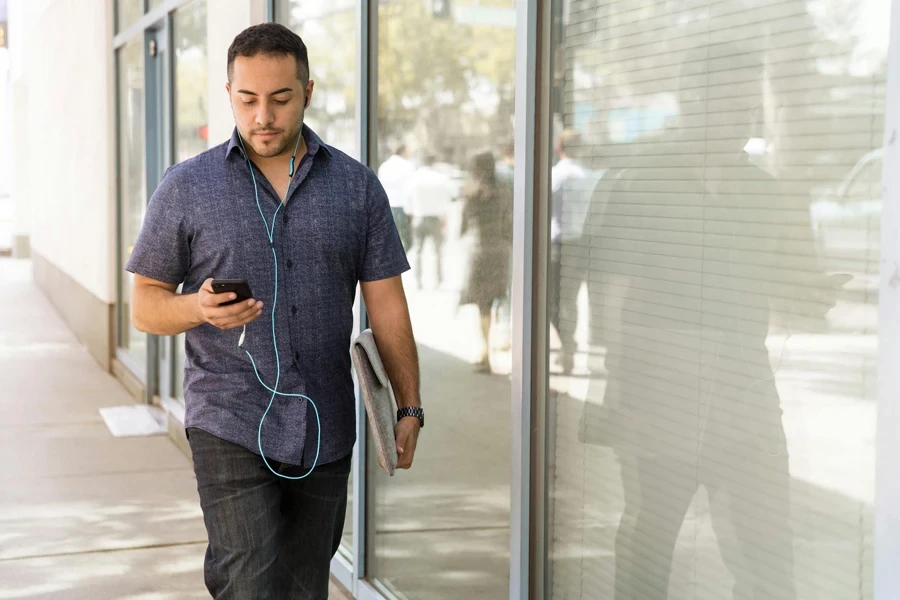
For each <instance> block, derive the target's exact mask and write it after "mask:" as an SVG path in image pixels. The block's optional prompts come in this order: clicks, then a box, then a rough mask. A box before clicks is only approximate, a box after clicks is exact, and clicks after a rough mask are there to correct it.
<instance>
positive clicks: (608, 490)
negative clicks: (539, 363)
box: [546, 0, 888, 600]
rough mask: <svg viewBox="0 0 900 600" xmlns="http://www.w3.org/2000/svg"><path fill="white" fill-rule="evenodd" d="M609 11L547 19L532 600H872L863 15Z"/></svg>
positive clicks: (612, 6) (875, 213)
mask: <svg viewBox="0 0 900 600" xmlns="http://www.w3.org/2000/svg"><path fill="white" fill-rule="evenodd" d="M631 4H632V3H626V2H605V1H600V0H554V1H553V3H552V22H553V27H552V36H553V40H552V44H553V47H552V49H551V56H553V59H554V61H555V62H554V64H553V69H552V70H553V73H555V74H557V77H555V78H554V80H553V82H552V94H551V97H552V99H551V107H552V108H551V112H552V124H551V132H552V139H553V141H554V146H553V148H552V149H549V148H548V149H547V151H548V152H550V163H551V164H552V165H553V166H552V171H551V176H550V188H551V189H550V191H549V197H550V199H551V210H550V214H551V218H550V226H549V229H550V258H549V264H548V265H547V266H548V272H549V279H548V288H549V298H548V316H549V319H548V320H549V323H548V325H549V326H550V328H551V332H552V333H551V345H550V347H549V349H548V351H549V364H548V366H549V372H550V375H549V380H548V382H547V384H548V386H549V396H548V398H549V402H548V405H549V406H548V411H547V415H548V416H547V428H548V430H547V436H548V440H549V442H548V447H549V453H550V455H549V459H548V471H547V483H548V489H549V494H548V499H547V512H546V519H547V523H548V531H549V532H550V533H549V534H548V538H549V544H548V545H549V549H548V562H549V565H550V573H549V574H548V580H549V586H548V597H552V598H560V599H562V598H567V599H571V598H585V599H586V598H598V597H600V598H616V599H619V600H621V599H632V598H634V599H636V598H642V599H647V600H653V599H665V598H671V599H676V598H734V599H750V598H773V599H774V598H778V599H785V600H788V599H794V598H809V599H811V598H824V597H828V598H872V594H873V590H872V569H873V560H872V557H873V547H872V543H873V542H872V540H873V497H874V489H875V487H874V484H875V446H874V438H875V395H874V394H875V361H876V352H877V345H878V323H877V307H878V270H879V266H878V265H879V260H880V245H879V236H880V215H881V175H882V167H881V154H882V153H881V143H882V136H883V126H884V109H885V105H884V98H885V75H886V54H887V40H888V22H887V19H886V18H878V17H877V16H876V15H878V14H879V8H880V7H883V5H882V4H880V3H877V2H876V3H873V2H858V3H853V4H847V3H841V2H820V3H815V4H811V3H808V2H801V1H799V0H798V1H793V0H790V1H784V0H782V1H780V2H755V3H746V2H741V1H738V0H735V1H732V0H727V1H724V2H706V1H703V2H685V3H680V4H678V5H677V6H676V5H673V4H672V3H669V2H662V1H659V2H653V1H651V2H643V3H641V6H640V8H639V9H638V7H637V6H635V7H634V8H635V10H627V8H629V7H631ZM850 23H855V24H857V25H856V26H855V27H854V28H853V29H850V28H849V27H848V24H850ZM838 32H841V33H840V34H838Z"/></svg>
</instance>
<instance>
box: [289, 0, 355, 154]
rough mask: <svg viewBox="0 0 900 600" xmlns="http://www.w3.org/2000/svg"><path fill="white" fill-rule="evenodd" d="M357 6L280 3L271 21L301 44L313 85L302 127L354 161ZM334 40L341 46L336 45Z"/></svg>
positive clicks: (334, 0)
mask: <svg viewBox="0 0 900 600" xmlns="http://www.w3.org/2000/svg"><path fill="white" fill-rule="evenodd" d="M358 5H359V2H357V1H356V0H331V1H329V2H322V1H321V0H280V1H278V2H276V3H275V20H276V21H277V22H278V23H282V24H284V25H286V26H288V27H290V28H291V29H292V30H293V31H294V32H295V33H297V35H299V36H300V37H301V38H303V41H304V43H305V44H306V47H307V50H308V52H309V67H310V78H311V79H312V80H313V81H315V82H316V87H315V92H314V93H313V100H312V105H311V106H310V108H309V109H308V110H307V111H306V116H305V118H304V121H305V123H306V124H307V125H309V126H310V127H311V128H312V129H313V130H314V131H315V132H316V133H317V134H318V135H319V136H320V137H321V138H322V139H323V140H324V141H325V143H326V144H328V145H330V146H334V147H335V148H339V149H340V150H342V151H344V152H346V153H347V154H349V155H350V156H353V157H354V158H359V148H358V142H357V129H358V126H357V119H356V89H357V82H358V79H359V77H358V74H357V69H356V52H357V44H358V43H359V41H358V36H357V35H356V18H357V17H356V15H357V12H356V11H357V6H358ZM336 40H340V42H339V43H336Z"/></svg>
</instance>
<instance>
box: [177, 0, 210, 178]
mask: <svg viewBox="0 0 900 600" xmlns="http://www.w3.org/2000/svg"><path fill="white" fill-rule="evenodd" d="M172 23H173V29H172V37H173V40H174V45H175V110H174V111H173V117H174V122H175V124H174V125H175V162H176V163H179V162H181V161H184V160H187V159H188V158H191V157H192V156H196V155H197V154H200V153H201V152H204V151H205V150H206V149H207V148H208V146H209V143H208V139H209V135H208V127H207V120H208V118H209V110H208V97H209V89H208V88H209V82H208V78H207V75H208V69H209V67H208V60H207V53H206V0H194V1H193V2H191V3H189V4H187V5H185V6H182V7H181V8H179V9H178V10H177V11H175V14H174V16H173V18H172Z"/></svg>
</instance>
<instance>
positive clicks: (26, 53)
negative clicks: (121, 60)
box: [10, 0, 115, 303]
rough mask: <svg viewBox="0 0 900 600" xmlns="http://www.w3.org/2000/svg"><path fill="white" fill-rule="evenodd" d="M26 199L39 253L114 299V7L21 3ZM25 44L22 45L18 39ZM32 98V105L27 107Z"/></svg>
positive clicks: (18, 78) (19, 86) (20, 135)
mask: <svg viewBox="0 0 900 600" xmlns="http://www.w3.org/2000/svg"><path fill="white" fill-rule="evenodd" d="M10 4H11V6H10V14H11V18H12V19H16V18H18V19H21V21H20V22H21V24H22V27H17V28H15V29H14V30H13V32H12V34H11V35H10V41H11V43H13V44H14V47H13V52H14V53H17V54H18V55H17V56H16V57H15V58H14V63H15V65H16V66H15V69H14V70H15V73H14V75H13V76H14V81H13V86H14V89H15V90H16V93H15V106H14V111H15V112H14V115H13V119H14V122H15V125H14V127H13V130H14V131H13V133H14V138H15V140H14V143H15V146H16V148H17V150H16V152H15V162H14V168H15V169H16V173H17V178H16V190H15V193H16V196H17V198H18V201H17V203H18V204H20V205H21V204H22V203H27V204H28V208H30V213H31V215H30V222H31V223H32V227H31V232H30V233H31V247H32V250H33V251H34V252H36V253H38V254H40V255H41V256H43V257H44V258H45V259H46V260H48V261H50V262H51V263H52V264H54V265H56V266H57V267H58V268H60V269H61V270H62V271H64V272H66V273H67V274H69V275H70V276H71V277H72V278H74V279H75V280H76V281H77V282H78V283H80V284H81V285H82V286H84V287H85V288H86V289H88V290H89V291H90V292H91V293H93V294H94V295H96V296H97V298H99V299H100V300H102V301H104V302H108V303H112V302H114V301H115V283H114V282H115V272H114V269H115V255H114V251H113V249H114V247H115V246H114V239H115V238H114V233H115V204H114V198H115V196H114V193H113V192H114V189H115V187H114V185H115V182H114V173H115V171H114V169H113V166H114V162H113V161H114V152H115V147H114V144H113V141H114V137H113V131H114V126H115V110H114V105H113V100H112V99H113V87H112V85H113V52H112V14H111V13H112V11H111V7H112V3H111V2H105V1H98V0H93V1H91V2H84V1H83V0H12V1H11V2H10ZM17 38H19V39H17ZM26 102H27V109H26V108H25V103H26Z"/></svg>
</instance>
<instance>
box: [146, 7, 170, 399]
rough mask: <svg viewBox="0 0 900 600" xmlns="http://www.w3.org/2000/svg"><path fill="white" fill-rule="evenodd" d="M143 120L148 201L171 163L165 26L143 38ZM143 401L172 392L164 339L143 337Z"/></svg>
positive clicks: (168, 351)
mask: <svg viewBox="0 0 900 600" xmlns="http://www.w3.org/2000/svg"><path fill="white" fill-rule="evenodd" d="M144 39H145V44H144V49H145V64H146V69H145V71H146V73H145V86H146V88H145V89H146V94H145V98H146V117H147V167H146V168H147V176H146V186H147V188H146V197H147V198H148V200H149V198H151V197H152V196H153V192H154V191H155V190H156V186H157V185H159V182H160V180H161V179H162V176H163V174H164V173H165V171H166V168H167V166H168V165H169V164H170V162H171V151H170V137H169V131H170V129H169V127H168V126H167V125H168V122H169V112H170V110H169V106H170V104H169V102H168V97H169V93H168V90H169V85H168V73H169V66H168V63H167V60H168V55H169V52H168V49H169V40H168V28H167V27H166V23H161V24H160V25H159V26H157V27H155V28H153V29H148V30H147V31H146V33H145V34H144ZM147 337H148V340H147V349H148V353H147V381H146V390H147V399H148V401H150V400H151V399H152V398H153V396H154V395H155V394H159V395H160V396H161V397H164V398H165V397H168V396H169V395H170V391H171V389H172V376H171V375H172V369H171V367H170V361H171V357H172V352H171V348H170V346H171V344H169V343H167V342H166V338H159V337H157V336H147Z"/></svg>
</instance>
